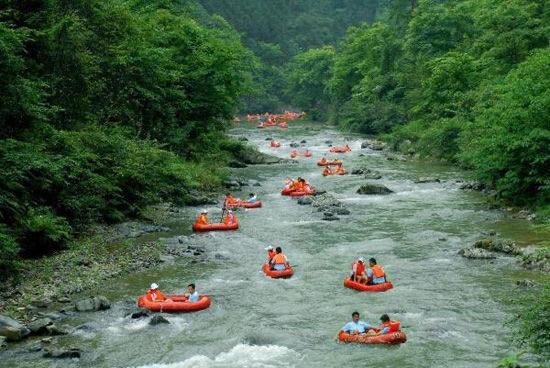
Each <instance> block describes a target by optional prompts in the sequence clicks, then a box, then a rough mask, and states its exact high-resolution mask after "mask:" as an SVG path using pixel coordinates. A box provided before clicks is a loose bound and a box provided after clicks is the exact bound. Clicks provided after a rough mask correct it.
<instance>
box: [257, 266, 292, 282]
mask: <svg viewBox="0 0 550 368" xmlns="http://www.w3.org/2000/svg"><path fill="white" fill-rule="evenodd" d="M262 270H263V271H264V273H265V274H266V275H267V276H269V277H271V278H274V279H288V278H289V277H292V275H294V270H293V269H292V267H289V268H287V269H285V270H283V271H275V270H271V269H270V267H269V265H268V264H267V263H264V265H263V267H262Z"/></svg>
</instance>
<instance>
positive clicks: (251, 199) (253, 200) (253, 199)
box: [247, 196, 258, 203]
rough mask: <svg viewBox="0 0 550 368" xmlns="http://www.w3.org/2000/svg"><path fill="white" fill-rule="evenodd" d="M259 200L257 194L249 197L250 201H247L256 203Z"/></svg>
mask: <svg viewBox="0 0 550 368" xmlns="http://www.w3.org/2000/svg"><path fill="white" fill-rule="evenodd" d="M257 200H258V198H257V197H256V196H254V197H250V198H248V201H247V202H248V203H256V201H257Z"/></svg>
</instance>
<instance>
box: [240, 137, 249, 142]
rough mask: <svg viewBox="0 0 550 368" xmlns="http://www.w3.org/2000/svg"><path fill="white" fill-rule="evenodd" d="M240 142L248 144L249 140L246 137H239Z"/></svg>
mask: <svg viewBox="0 0 550 368" xmlns="http://www.w3.org/2000/svg"><path fill="white" fill-rule="evenodd" d="M239 141H241V142H248V138H246V137H239Z"/></svg>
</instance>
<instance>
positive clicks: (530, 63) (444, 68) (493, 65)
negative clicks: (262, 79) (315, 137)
mask: <svg viewBox="0 0 550 368" xmlns="http://www.w3.org/2000/svg"><path fill="white" fill-rule="evenodd" d="M549 37H550V3H549V2H548V1H545V0H539V1H529V0H503V1H494V0H449V1H433V0H432V1H430V0H424V1H418V2H416V1H395V2H393V3H392V4H390V6H387V7H386V8H385V10H384V12H380V14H379V17H378V18H377V21H376V22H372V23H369V22H365V23H363V24H361V25H359V26H357V27H351V28H350V29H349V30H348V32H347V35H346V37H345V38H344V40H343V41H342V42H341V43H340V44H338V45H337V46H336V47H334V46H331V45H326V46H323V47H320V48H313V49H310V50H308V51H305V52H303V53H300V54H298V55H296V56H295V57H294V59H293V60H292V62H291V63H290V66H289V72H288V76H289V82H288V89H289V95H290V96H292V97H293V100H292V101H293V102H294V103H295V104H296V105H298V106H300V107H302V108H304V109H306V110H307V111H308V112H310V114H311V115H312V116H313V117H314V118H317V119H328V120H330V121H332V122H334V123H336V124H338V125H339V126H340V127H341V128H342V129H346V130H352V131H357V132H362V133H367V134H374V135H383V136H384V137H385V139H387V140H388V141H390V142H391V144H392V145H393V147H394V148H395V149H398V150H401V151H402V152H404V153H409V154H419V155H421V156H425V157H432V158H437V159H442V160H446V161H449V162H452V163H457V164H460V165H462V166H463V167H465V168H468V169H472V170H473V172H474V173H475V174H476V175H477V177H478V178H479V179H480V180H481V181H482V182H483V183H485V184H486V185H487V186H488V187H490V188H494V189H496V191H497V194H498V197H499V198H502V199H504V200H506V201H509V202H512V203H514V204H517V205H530V206H538V208H539V214H540V216H539V218H541V219H543V220H544V218H546V219H548V215H549V213H550V210H549V207H548V203H549V202H550V183H549V176H548V173H549V172H550V152H549V150H548V147H550V129H549V127H550V120H549V116H550V94H549V93H548V86H550V48H549V47H548V41H549Z"/></svg>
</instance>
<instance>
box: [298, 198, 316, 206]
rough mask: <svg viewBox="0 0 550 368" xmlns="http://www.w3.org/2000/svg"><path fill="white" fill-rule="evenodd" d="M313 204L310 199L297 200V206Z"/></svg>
mask: <svg viewBox="0 0 550 368" xmlns="http://www.w3.org/2000/svg"><path fill="white" fill-rule="evenodd" d="M312 203H313V199H311V198H310V197H300V198H298V204H301V205H302V206H306V205H310V204H312Z"/></svg>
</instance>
